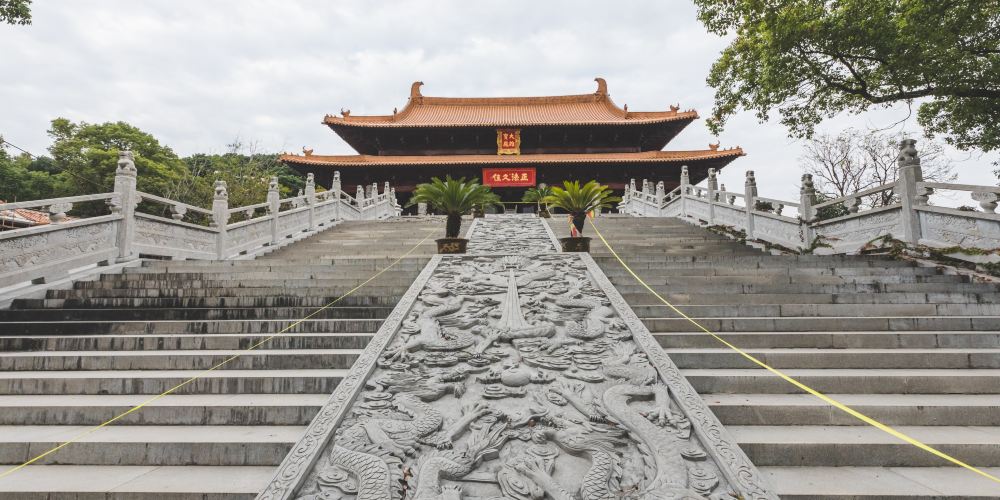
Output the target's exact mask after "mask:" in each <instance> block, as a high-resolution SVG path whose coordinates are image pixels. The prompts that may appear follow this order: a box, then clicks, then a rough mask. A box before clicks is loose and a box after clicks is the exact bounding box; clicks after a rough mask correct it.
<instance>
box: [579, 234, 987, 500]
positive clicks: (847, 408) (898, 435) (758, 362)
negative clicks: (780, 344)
mask: <svg viewBox="0 0 1000 500" xmlns="http://www.w3.org/2000/svg"><path fill="white" fill-rule="evenodd" d="M590 225H591V226H592V227H593V228H594V233H595V234H597V237H598V238H600V239H601V242H603V243H604V246H605V247H607V249H608V251H610V252H611V255H613V256H614V257H615V259H616V260H618V263H619V264H621V265H622V267H624V268H625V270H626V271H628V273H629V274H631V275H632V277H633V278H635V280H636V281H638V282H639V284H641V285H642V286H643V287H644V288H645V289H646V290H648V291H649V293H651V294H653V295H654V296H655V297H656V298H657V299H659V300H660V302H663V304H664V305H666V306H667V307H669V308H670V309H671V310H673V311H674V312H675V313H677V314H678V315H680V316H681V317H682V318H684V319H686V320H687V321H688V322H690V323H691V324H692V325H694V326H695V327H697V328H698V329H699V330H701V331H703V332H705V333H707V334H709V335H711V336H712V337H713V338H714V339H715V340H718V341H719V342H721V343H722V344H723V345H725V346H726V347H728V348H730V349H732V350H733V351H735V352H737V353H738V354H739V355H741V356H743V357H744V358H746V359H748V360H750V361H751V362H753V363H754V364H756V365H758V366H760V367H761V368H764V369H765V370H767V371H769V372H771V373H773V374H775V375H777V376H779V377H781V378H782V379H784V380H785V381H786V382H788V383H790V384H792V385H794V386H795V387H798V388H799V389H802V390H803V391H806V392H808V393H809V394H812V395H813V396H816V397H817V398H819V399H821V400H823V401H824V402H826V403H827V404H829V405H831V406H833V407H835V408H837V409H838V410H841V411H843V412H844V413H847V414H848V415H850V416H852V417H854V418H857V419H858V420H860V421H862V422H864V423H866V424H868V425H871V426H872V427H875V428H876V429H878V430H880V431H882V432H885V433H886V434H889V435H890V436H893V437H895V438H897V439H900V440H902V441H904V442H906V443H909V444H911V445H913V446H916V447H917V448H920V449H922V450H924V451H926V452H928V453H931V454H934V455H937V456H938V457H940V458H943V459H945V460H947V461H949V462H951V463H953V464H955V465H958V466H960V467H964V468H966V469H968V470H970V471H972V472H975V473H976V474H979V475H980V476H983V477H985V478H987V479H990V480H991V481H994V482H996V483H998V484H1000V478H998V477H996V476H994V475H992V474H990V473H988V472H986V471H984V470H982V469H979V468H977V467H974V466H972V465H969V464H967V463H965V462H963V461H961V460H959V459H957V458H955V457H953V456H951V455H949V454H947V453H945V452H943V451H940V450H938V449H936V448H933V447H931V446H929V445H927V444H924V443H923V442H921V441H918V440H916V439H914V438H912V437H910V436H908V435H906V434H903V433H902V432H899V431H897V430H896V429H893V428H892V427H889V426H888V425H885V424H883V423H882V422H879V421H878V420H875V419H873V418H871V417H869V416H868V415H865V414H863V413H861V412H859V411H857V410H855V409H854V408H851V407H850V406H847V405H845V404H843V403H841V402H840V401H837V400H835V399H833V398H831V397H830V396H827V395H826V394H823V393H821V392H819V391H817V390H816V389H813V388H812V387H809V386H808V385H806V384H804V383H802V382H799V381H798V380H796V379H794V378H792V377H791V376H789V375H787V374H785V373H784V372H782V371H781V370H778V369H777V368H774V367H773V366H771V365H769V364H767V363H765V362H763V361H761V360H759V359H757V358H756V357H755V356H753V355H752V354H750V353H748V352H746V351H744V350H742V349H740V348H739V347H736V346H734V345H733V344H731V343H729V342H728V341H726V340H725V339H723V338H722V337H720V336H718V335H716V334H715V333H713V332H712V331H711V330H709V329H708V328H705V327H704V326H702V324H701V323H699V322H697V321H695V320H694V319H693V318H691V317H690V316H688V315H687V314H684V312H683V311H681V310H680V309H678V308H677V307H676V306H674V305H673V304H671V303H670V302H669V301H668V300H667V299H665V298H663V296H662V295H660V294H659V293H657V291H656V290H653V288H652V287H650V286H649V285H648V284H646V282H645V281H643V279H642V278H640V277H639V275H637V274H636V273H635V271H633V270H632V268H631V267H629V266H628V264H626V263H625V261H624V260H622V258H621V257H620V256H619V255H618V252H615V249H614V248H612V247H611V244H609V243H608V240H606V239H604V235H603V234H601V231H600V229H598V228H597V224H595V223H594V220H593V219H592V218H591V219H590Z"/></svg>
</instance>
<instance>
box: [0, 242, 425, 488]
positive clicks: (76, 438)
mask: <svg viewBox="0 0 1000 500" xmlns="http://www.w3.org/2000/svg"><path fill="white" fill-rule="evenodd" d="M439 230H440V229H438V228H435V229H432V230H431V231H429V232H428V233H427V235H426V236H424V238H423V239H422V240H420V241H419V242H418V243H417V244H416V245H413V247H412V248H410V249H409V250H407V251H406V253H404V254H403V255H401V256H399V257H398V258H397V259H396V260H394V261H392V263H390V264H389V265H388V266H386V267H384V268H382V269H381V270H380V271H379V272H377V273H375V274H373V275H372V276H371V277H370V278H368V279H366V280H365V281H363V282H361V284H359V285H358V286H355V287H354V288H352V289H350V290H348V291H347V292H346V293H344V294H343V295H341V296H340V297H337V298H336V299H334V300H333V301H331V302H330V303H328V304H326V305H324V306H322V307H320V308H319V309H316V310H315V311H313V312H311V313H309V315H308V316H305V317H304V318H302V319H299V320H297V321H295V322H293V323H291V324H289V325H288V326H286V327H284V328H282V329H281V331H279V332H278V333H275V334H274V335H271V336H270V337H267V338H265V339H264V340H261V341H259V342H257V343H256V344H253V345H251V346H250V347H247V348H246V349H244V350H243V351H242V352H238V353H236V354H233V355H232V356H229V357H228V358H226V359H224V360H222V361H220V362H219V363H217V364H215V365H214V366H212V367H210V368H206V369H205V370H204V371H202V372H200V373H198V374H196V375H194V376H192V377H191V378H188V379H187V380H185V381H183V382H181V383H179V384H177V385H175V386H173V387H171V388H169V389H167V390H166V391H163V392H161V393H160V394H157V395H156V396H153V397H151V398H149V399H147V400H146V401H143V402H142V403H139V404H138V405H135V406H133V407H132V408H129V409H128V410H126V411H123V412H121V413H119V414H118V415H115V416H114V417H112V418H110V419H108V420H107V421H105V422H104V423H102V424H100V425H97V426H95V427H92V428H90V429H87V430H85V431H83V432H81V433H79V434H77V435H75V436H73V437H72V438H70V439H69V440H67V441H66V442H64V443H61V444H59V445H58V446H54V447H53V448H51V449H49V450H48V451H46V452H44V453H42V454H40V455H38V456H36V457H34V458H32V459H31V460H28V461H27V462H24V463H23V464H21V465H18V466H15V467H12V468H10V469H7V470H5V471H3V472H2V473H0V478H4V477H6V476H8V475H10V474H13V473H14V472H17V471H19V470H21V469H23V468H25V467H27V466H29V465H31V464H33V463H35V462H37V461H39V460H41V459H43V458H45V457H47V456H49V455H51V454H53V453H55V452H57V451H59V450H61V449H63V448H65V447H67V446H69V445H71V444H73V443H75V442H77V441H79V440H80V439H83V438H84V437H87V436H89V435H91V434H93V433H95V432H97V431H99V430H101V429H102V428H104V427H107V426H109V425H111V424H113V423H115V422H117V421H118V420H121V419H122V418H124V417H126V416H128V415H131V414H132V413H135V412H137V411H139V410H141V409H142V408H144V407H146V406H149V404H150V403H153V402H155V401H157V400H159V399H161V398H163V397H164V396H168V395H170V394H172V393H173V392H175V391H177V390H178V389H180V388H182V387H184V386H186V385H188V384H190V383H191V382H194V381H195V380H198V379H199V378H201V377H203V376H205V375H206V374H208V373H209V372H212V371H215V370H218V369H219V368H221V367H222V366H224V365H226V364H227V363H229V362H230V361H233V360H234V359H237V358H239V357H240V356H242V355H244V354H246V353H247V352H250V351H253V350H255V349H257V348H258V347H260V346H262V345H264V344H266V343H268V342H270V341H271V340H273V339H275V338H277V337H278V336H280V335H282V334H284V333H285V332H287V331H288V330H290V329H292V328H294V327H296V326H298V325H300V324H302V322H303V321H306V320H308V319H309V318H312V317H313V316H315V315H317V314H319V313H320V312H322V311H324V310H326V309H329V308H330V307H332V306H333V305H334V304H336V303H338V302H340V301H341V300H343V299H344V298H345V297H347V296H349V295H351V294H352V293H354V292H356V291H358V290H360V289H361V288H362V287H364V286H365V285H367V284H368V283H371V282H372V281H373V280H375V279H376V278H378V277H379V276H381V275H382V273H384V272H386V271H388V270H389V269H392V268H393V266H395V265H396V264H399V262H400V261H402V260H403V259H404V258H406V257H407V256H408V255H410V254H411V253H413V251H414V250H416V249H417V247H419V246H420V245H422V244H423V243H424V242H425V241H427V239H428V238H430V237H431V234H433V233H434V232H435V231H439Z"/></svg>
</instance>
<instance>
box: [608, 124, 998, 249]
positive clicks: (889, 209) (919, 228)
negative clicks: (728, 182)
mask: <svg viewBox="0 0 1000 500" xmlns="http://www.w3.org/2000/svg"><path fill="white" fill-rule="evenodd" d="M897 163H898V168H899V175H898V180H896V181H895V182H891V183H888V184H883V185H880V186H876V187H873V188H870V189H866V190H864V191H859V192H857V193H853V194H850V195H848V196H844V197H840V198H834V199H830V200H826V201H824V202H822V203H817V201H816V190H815V187H814V186H813V180H812V176H811V175H809V174H806V175H803V176H802V184H801V187H800V195H799V201H798V203H796V202H791V201H784V200H778V199H774V198H767V197H763V196H760V195H759V194H758V186H757V181H756V177H755V176H754V173H753V171H748V172H747V177H746V183H745V186H744V192H743V193H742V194H740V193H735V192H731V191H727V190H726V187H725V185H723V186H721V187H720V188H716V182H717V176H716V172H715V171H714V169H713V170H709V176H708V180H707V183H706V184H707V188H702V187H698V186H693V185H691V184H690V181H689V180H688V179H689V177H688V170H687V167H686V166H684V167H681V176H680V185H679V186H678V187H677V188H676V189H674V190H673V191H670V192H669V193H666V194H664V195H662V196H660V195H659V191H660V190H658V192H657V193H650V192H648V190H647V189H645V187H646V185H647V184H648V183H647V182H646V181H643V187H644V189H637V188H636V184H635V180H634V179H633V180H632V181H631V182H630V183H629V184H628V185H627V186H626V188H625V194H624V196H623V197H622V202H621V203H620V204H619V207H618V208H619V211H621V212H622V213H626V214H630V215H634V216H639V217H680V218H682V219H684V220H688V221H691V222H696V223H701V224H705V225H721V226H728V227H730V228H732V229H735V230H738V231H745V232H746V235H747V236H746V237H747V239H749V240H760V241H764V242H768V243H771V244H776V245H781V246H783V247H786V248H789V249H792V250H804V249H812V250H814V251H815V252H816V253H856V252H857V251H859V250H860V249H861V248H862V247H863V246H865V245H866V244H868V243H869V242H871V241H872V240H875V239H877V238H880V237H883V236H887V235H889V236H891V237H893V238H896V239H898V240H901V241H904V242H906V243H908V244H910V245H925V246H928V247H933V248H939V249H940V248H953V247H961V248H963V249H975V250H976V251H974V252H972V253H962V252H956V253H951V254H949V255H950V256H952V257H955V258H959V259H965V260H970V261H976V262H984V261H990V262H996V261H1000V214H997V213H996V208H997V205H998V202H1000V187H998V186H976V185H969V184H953V183H938V182H924V181H923V177H922V174H921V170H920V158H919V156H918V154H917V149H916V141H914V140H912V139H907V140H904V141H902V142H901V143H900V153H899V157H898V158H897ZM939 191H961V192H967V193H969V196H970V198H971V200H972V201H973V202H975V204H976V205H978V207H979V209H980V210H982V211H978V210H977V211H969V210H967V209H965V210H960V209H957V208H949V207H939V206H933V205H929V204H928V198H929V196H930V195H931V194H932V193H934V192H939ZM873 195H883V196H888V197H890V198H889V199H892V200H898V201H895V202H894V203H890V204H888V205H886V206H879V207H875V208H871V209H862V200H864V199H865V198H867V197H871V196H873ZM828 207H829V208H832V207H843V208H844V209H845V211H846V212H847V214H846V215H843V216H839V217H833V218H828V219H824V220H819V219H818V218H817V215H818V213H819V211H820V210H822V209H824V208H828ZM796 211H797V213H796ZM818 243H821V244H822V245H819V246H817V244H818ZM827 245H829V246H827ZM980 251H986V254H987V255H985V256H984V255H973V254H980V253H983V252H980Z"/></svg>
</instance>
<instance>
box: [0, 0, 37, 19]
mask: <svg viewBox="0 0 1000 500" xmlns="http://www.w3.org/2000/svg"><path fill="white" fill-rule="evenodd" d="M0 22H5V23H7V24H31V0H0Z"/></svg>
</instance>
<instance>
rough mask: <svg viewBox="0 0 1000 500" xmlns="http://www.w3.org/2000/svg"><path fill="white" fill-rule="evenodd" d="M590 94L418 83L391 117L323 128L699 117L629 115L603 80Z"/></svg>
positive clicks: (346, 115) (341, 121)
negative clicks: (479, 92)
mask: <svg viewBox="0 0 1000 500" xmlns="http://www.w3.org/2000/svg"><path fill="white" fill-rule="evenodd" d="M595 80H596V81H597V91H596V92H594V93H591V94H579V95H562V96H545V97H428V96H424V95H423V94H421V93H420V86H421V85H423V82H414V83H413V84H412V86H411V87H410V99H409V102H408V103H407V104H406V106H404V107H403V109H402V110H399V111H398V112H395V111H394V112H393V114H390V115H362V116H359V115H352V114H351V113H350V110H343V111H342V112H341V114H342V115H343V116H333V115H326V117H324V119H323V123H325V124H327V125H331V126H357V127H463V126H483V127H515V126H532V125H642V124H649V123H661V122H669V121H691V120H695V119H697V118H698V113H697V112H696V111H694V110H688V111H680V107H679V106H670V109H669V110H667V111H628V108H627V106H626V107H624V108H621V107H618V105H616V104H615V103H614V102H613V101H612V100H611V97H610V96H609V95H608V86H607V83H606V82H605V81H604V79H603V78H596V79H595Z"/></svg>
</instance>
